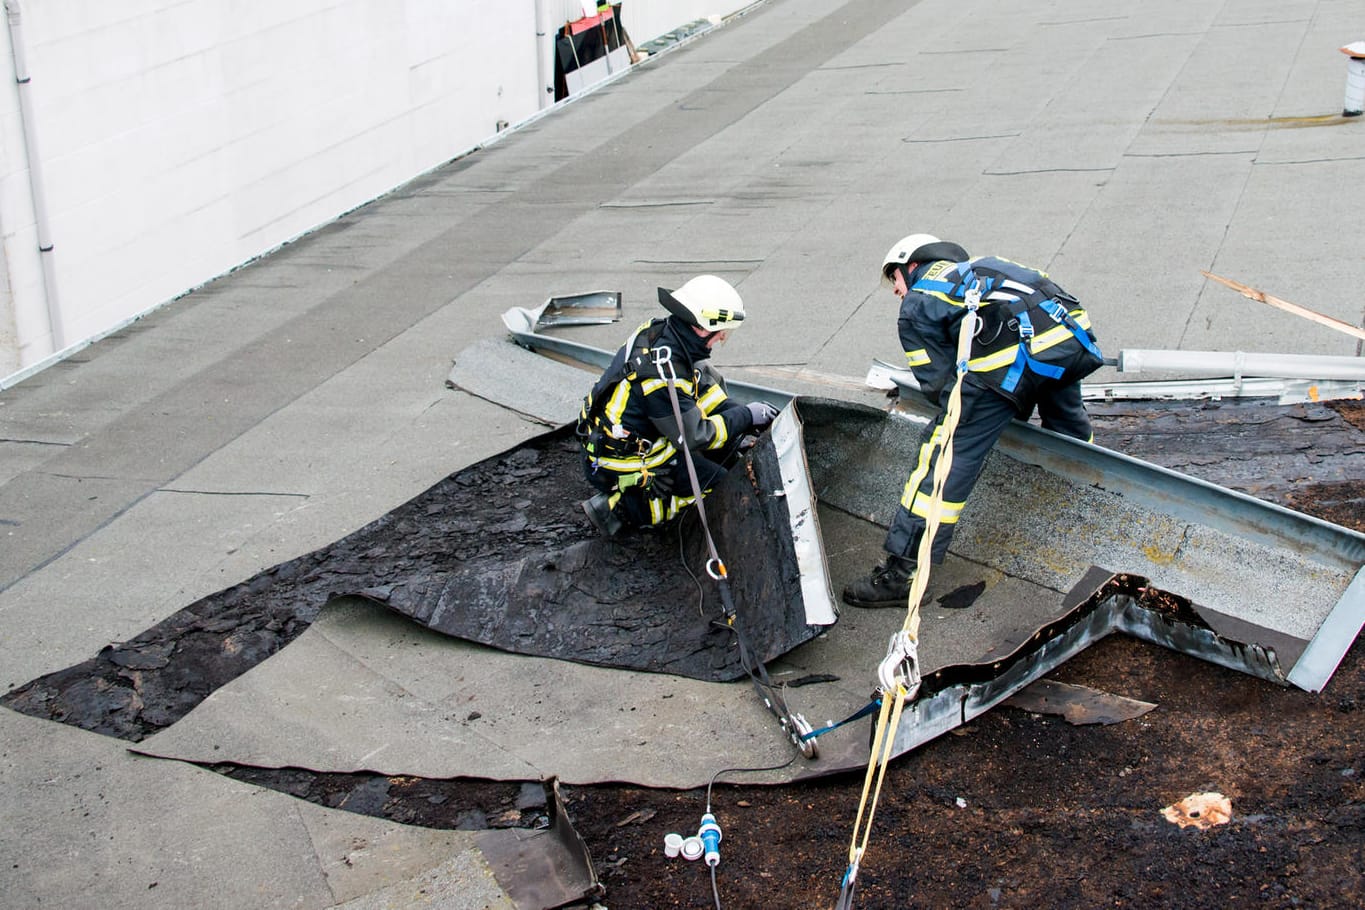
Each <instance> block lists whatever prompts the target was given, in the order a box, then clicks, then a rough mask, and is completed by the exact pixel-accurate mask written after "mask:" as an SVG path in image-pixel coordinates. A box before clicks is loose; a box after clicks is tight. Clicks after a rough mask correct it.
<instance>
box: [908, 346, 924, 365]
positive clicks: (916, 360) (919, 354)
mask: <svg viewBox="0 0 1365 910" xmlns="http://www.w3.org/2000/svg"><path fill="white" fill-rule="evenodd" d="M905 362H906V363H907V364H909V365H910V366H912V367H922V366H924V365H925V364H927V363H929V352H928V351H926V350H925V349H924V348H920V349H919V350H917V351H906V352H905Z"/></svg>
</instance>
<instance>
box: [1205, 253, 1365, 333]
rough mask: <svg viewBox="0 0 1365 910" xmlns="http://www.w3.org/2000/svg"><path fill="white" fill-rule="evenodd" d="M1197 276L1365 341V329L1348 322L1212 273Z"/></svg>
mask: <svg viewBox="0 0 1365 910" xmlns="http://www.w3.org/2000/svg"><path fill="white" fill-rule="evenodd" d="M1199 274H1201V275H1203V276H1204V277H1205V278H1211V279H1213V280H1214V281H1216V282H1218V283H1219V284H1222V285H1226V286H1227V287H1230V288H1232V289H1233V290H1234V291H1237V292H1238V293H1239V294H1241V295H1242V296H1243V297H1250V298H1251V299H1252V300H1259V301H1260V302H1261V303H1268V304H1270V305H1271V306H1273V307H1276V308H1277V309H1281V310H1284V311H1285V312H1286V313H1293V314H1294V315H1295V316H1302V317H1303V318H1304V319H1310V320H1312V321H1313V322H1316V323H1318V324H1319V325H1325V326H1327V327H1328V328H1329V329H1336V330H1337V331H1338V332H1345V333H1346V334H1347V335H1351V336H1353V337H1355V338H1359V339H1361V340H1362V341H1365V329H1362V328H1359V327H1358V326H1354V325H1351V324H1350V323H1349V322H1342V321H1341V320H1340V319H1335V318H1333V317H1331V316H1325V315H1323V314H1322V313H1318V312H1314V311H1313V310H1310V309H1308V308H1307V307H1301V306H1299V305H1298V304H1297V303H1290V302H1289V301H1288V300H1281V299H1280V298H1279V297H1272V296H1271V295H1270V294H1267V293H1265V292H1264V291H1258V290H1256V289H1255V288H1253V287H1248V286H1246V285H1245V284H1242V283H1241V282H1238V281H1233V280H1232V279H1231V278H1222V277H1220V276H1218V275H1215V274H1213V273H1212V272H1205V271H1203V270H1200V272H1199Z"/></svg>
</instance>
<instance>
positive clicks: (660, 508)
mask: <svg viewBox="0 0 1365 910" xmlns="http://www.w3.org/2000/svg"><path fill="white" fill-rule="evenodd" d="M741 439H742V437H740V438H736V439H732V440H731V441H730V442H729V443H727V444H726V445H725V446H724V447H722V448H720V449H708V450H706V451H703V452H693V453H692V464H693V466H694V468H695V469H696V472H697V481H698V483H699V484H700V485H701V488H702V492H703V493H709V492H710V491H711V488H712V487H714V486H715V485H716V484H718V483H720V480H721V478H722V477H724V476H725V473H726V470H727V468H729V466H730V464H731V463H732V462H733V461H734V459H735V456H736V454H737V453H738V449H739V444H740V442H741ZM662 470H663V471H664V472H665V482H664V484H663V487H664V488H665V489H666V490H667V491H668V492H666V493H662V494H660V493H659V492H658V491H657V490H655V489H652V488H651V487H650V486H642V485H639V484H636V485H633V486H628V487H625V488H622V487H621V485H620V483H621V479H622V478H621V475H619V474H616V473H615V472H612V471H608V470H593V466H592V461H591V460H585V461H584V463H583V472H584V476H585V477H587V479H588V483H590V484H592V486H593V488H594V489H597V490H599V491H601V492H603V493H606V494H608V495H610V496H613V502H612V503H611V510H612V512H613V513H614V514H615V515H616V517H617V518H619V519H620V520H621V521H622V523H623V524H625V525H627V526H630V527H647V526H649V525H659V524H663V523H664V522H666V521H671V520H672V519H673V518H675V517H677V514H678V512H679V511H681V510H682V509H685V508H687V507H688V506H690V505H691V504H692V503H694V502H695V501H696V497H694V496H693V495H692V480H691V478H690V477H689V476H688V473H687V465H686V464H685V463H684V462H683V458H682V454H681V453H679V454H678V455H677V456H676V457H674V458H673V460H672V461H670V462H669V463H668V464H667V465H666V466H665V467H664V468H663V469H662ZM618 494H619V497H618Z"/></svg>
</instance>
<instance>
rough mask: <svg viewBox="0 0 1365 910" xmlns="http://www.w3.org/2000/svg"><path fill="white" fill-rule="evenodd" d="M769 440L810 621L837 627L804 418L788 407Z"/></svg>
mask: <svg viewBox="0 0 1365 910" xmlns="http://www.w3.org/2000/svg"><path fill="white" fill-rule="evenodd" d="M768 438H769V439H770V440H771V441H772V445H773V451H774V453H775V454H776V456H777V464H778V469H779V471H780V472H781V475H782V491H783V494H784V495H785V497H786V500H787V515H788V518H789V519H790V522H791V534H792V544H793V546H794V548H795V551H796V564H797V567H798V570H799V571H800V573H801V599H802V602H803V604H804V605H805V609H806V622H807V624H809V625H812V626H829V625H833V624H834V622H835V620H837V619H838V618H839V609H838V607H837V606H836V605H835V602H834V595H833V594H832V593H831V592H830V586H829V566H828V565H827V564H826V562H825V547H824V543H823V540H822V538H821V535H820V519H819V517H818V515H817V513H816V508H815V495H814V492H813V491H812V490H811V485H810V467H809V466H808V465H807V464H806V449H805V446H804V445H803V444H802V439H801V418H800V417H799V416H797V413H796V410H795V409H794V408H792V407H786V408H784V409H783V410H782V412H781V413H780V414H778V415H777V419H776V420H774V421H773V425H772V429H771V430H769V431H768Z"/></svg>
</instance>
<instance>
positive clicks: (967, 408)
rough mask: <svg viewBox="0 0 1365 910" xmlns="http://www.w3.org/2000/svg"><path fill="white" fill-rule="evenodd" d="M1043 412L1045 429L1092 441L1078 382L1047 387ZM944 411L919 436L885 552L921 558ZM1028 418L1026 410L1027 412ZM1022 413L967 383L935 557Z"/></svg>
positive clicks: (935, 559) (938, 559)
mask: <svg viewBox="0 0 1365 910" xmlns="http://www.w3.org/2000/svg"><path fill="white" fill-rule="evenodd" d="M1037 407H1038V416H1039V418H1040V419H1041V420H1042V424H1043V426H1044V427H1045V428H1046V429H1049V430H1053V431H1055V432H1058V433H1062V434H1064V435H1066V436H1071V437H1074V438H1076V439H1082V440H1085V441H1087V442H1088V441H1089V440H1090V438H1091V429H1090V418H1089V417H1088V416H1087V415H1086V412H1085V405H1084V403H1083V402H1082V401H1081V387H1080V384H1079V383H1071V384H1069V385H1059V386H1053V387H1051V388H1048V389H1046V390H1045V393H1044V395H1043V396H1042V397H1041V398H1040V399H1039V401H1038V402H1037ZM944 416H945V414H944V412H943V411H940V412H939V415H938V418H937V419H936V420H935V421H934V422H933V423H931V424H929V425H928V426H927V427H925V429H924V433H923V434H922V435H921V436H920V445H919V454H918V456H917V459H916V462H915V466H914V469H913V470H912V471H911V472H910V477H909V479H908V480H906V482H905V490H904V491H903V492H902V493H901V501H900V504H899V505H898V506H897V507H896V514H895V517H894V518H892V520H891V527H890V530H889V531H888V532H887V535H886V543H885V547H886V551H887V552H888V553H891V554H893V555H896V556H904V557H907V558H909V559H911V560H915V559H916V558H917V554H918V553H919V545H920V538H921V537H922V536H923V535H924V528H925V524H926V521H925V520H926V518H927V516H928V514H929V504H930V501H931V499H932V497H933V492H934V466H935V465H936V464H938V459H939V455H940V453H941V450H942V442H943V437H944V432H943V419H944ZM1024 416H1025V417H1027V415H1024ZM1019 417H1020V414H1019V410H1018V409H1017V408H1016V407H1015V405H1014V403H1013V402H1011V401H1009V400H1008V399H1007V398H1005V397H1004V396H1003V395H1001V394H999V393H998V392H995V391H992V390H991V389H989V388H984V387H982V386H979V385H976V384H975V383H972V382H964V383H963V384H962V412H961V416H960V417H959V418H958V424H957V430H956V431H955V432H954V433H953V464H952V468H951V469H950V470H949V472H948V478H947V480H946V481H945V482H944V485H943V506H942V511H941V512H940V515H939V526H938V533H937V534H935V535H934V541H933V548H932V550H931V551H930V552H931V559H932V561H933V563H934V564H936V565H937V564H939V563H941V562H943V560H944V558H945V557H946V556H947V555H948V544H949V542H950V541H951V540H952V538H953V531H955V530H956V529H957V521H958V518H959V517H961V515H962V509H963V507H964V506H965V505H966V503H967V498H968V497H969V496H970V495H971V492H972V488H973V487H974V486H976V480H977V477H978V476H979V475H980V474H981V468H982V466H983V465H984V464H985V463H986V456H987V455H989V454H990V452H991V449H992V448H994V447H995V443H996V441H997V440H998V439H999V438H1000V434H1001V433H1003V432H1004V431H1005V427H1007V426H1009V423H1010V421H1011V420H1015V419H1018V418H1019Z"/></svg>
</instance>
